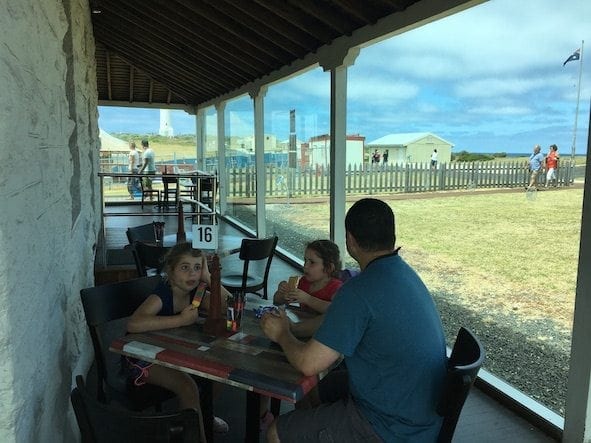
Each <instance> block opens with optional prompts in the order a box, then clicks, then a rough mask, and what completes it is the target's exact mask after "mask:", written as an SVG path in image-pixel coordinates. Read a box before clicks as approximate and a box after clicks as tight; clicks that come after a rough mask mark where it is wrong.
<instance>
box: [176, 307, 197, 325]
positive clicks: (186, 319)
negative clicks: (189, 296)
mask: <svg viewBox="0 0 591 443" xmlns="http://www.w3.org/2000/svg"><path fill="white" fill-rule="evenodd" d="M179 316H180V317H181V319H182V326H188V325H192V324H193V323H195V322H197V319H198V318H199V309H197V308H195V307H194V306H193V305H189V306H187V307H186V308H185V309H183V310H182V311H181V312H180V313H179Z"/></svg>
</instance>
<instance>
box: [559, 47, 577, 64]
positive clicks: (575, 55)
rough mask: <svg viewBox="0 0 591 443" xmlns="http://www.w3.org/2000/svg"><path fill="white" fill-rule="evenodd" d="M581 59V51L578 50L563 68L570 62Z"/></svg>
mask: <svg viewBox="0 0 591 443" xmlns="http://www.w3.org/2000/svg"><path fill="white" fill-rule="evenodd" d="M579 58H581V49H577V50H576V51H575V52H573V53H572V54H571V55H570V56H569V57H568V58H567V59H566V60H565V61H564V63H563V64H562V66H564V65H566V64H567V63H568V62H572V61H573V60H578V59H579Z"/></svg>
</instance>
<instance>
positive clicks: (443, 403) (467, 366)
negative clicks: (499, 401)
mask: <svg viewBox="0 0 591 443" xmlns="http://www.w3.org/2000/svg"><path fill="white" fill-rule="evenodd" d="M484 357H485V352H484V348H483V347H482V344H481V343H480V341H479V340H478V338H477V337H476V336H475V335H474V334H472V332H471V331H469V330H468V329H466V328H463V327H462V328H460V330H459V332H458V335H457V337H456V342H455V343H454V347H453V349H452V351H451V355H450V357H449V360H448V363H447V376H446V379H445V383H444V386H443V391H442V394H441V397H440V399H439V403H438V405H437V413H438V414H439V415H441V416H442V417H443V424H442V425H441V430H440V432H439V437H438V438H437V442H438V443H449V442H451V440H452V438H453V435H454V432H455V429H456V425H457V423H458V419H459V418H460V413H461V412H462V407H463V406H464V403H465V401H466V398H467V397H468V393H469V392H470V388H471V387H472V385H473V384H474V381H475V380H476V376H477V375H478V371H479V370H480V367H481V366H482V363H483V362H484Z"/></svg>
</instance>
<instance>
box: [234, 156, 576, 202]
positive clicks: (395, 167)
mask: <svg viewBox="0 0 591 443" xmlns="http://www.w3.org/2000/svg"><path fill="white" fill-rule="evenodd" d="M227 174H228V195H229V196H230V197H246V198H250V197H254V196H255V191H256V175H255V168H254V166H247V167H243V168H229V169H228V171H227ZM345 174H346V175H345V191H346V192H347V193H348V194H384V193H391V192H394V193H402V192H429V191H449V190H460V189H482V188H516V187H517V188H519V187H521V188H523V187H524V186H525V185H526V184H528V182H529V172H528V171H527V170H526V169H525V168H524V165H523V163H521V162H517V161H506V162H499V161H492V162H491V161H486V162H451V163H440V164H438V165H437V168H431V166H430V164H429V163H406V164H389V165H368V164H366V165H360V166H359V165H355V166H349V168H348V169H347V171H346V172H345ZM266 178H267V183H266V184H267V195H268V196H270V197H274V196H275V197H281V196H286V195H289V196H292V197H303V196H326V195H328V194H329V192H330V171H329V169H328V168H325V167H322V166H318V167H316V168H308V169H300V168H287V167H277V166H270V165H268V166H267V167H266ZM557 179H558V186H569V185H571V184H572V183H573V180H574V163H571V162H570V161H564V162H561V167H560V168H559V169H558V172H557ZM545 181H546V174H545V171H544V173H540V174H539V175H538V185H542V186H543V185H544V184H545Z"/></svg>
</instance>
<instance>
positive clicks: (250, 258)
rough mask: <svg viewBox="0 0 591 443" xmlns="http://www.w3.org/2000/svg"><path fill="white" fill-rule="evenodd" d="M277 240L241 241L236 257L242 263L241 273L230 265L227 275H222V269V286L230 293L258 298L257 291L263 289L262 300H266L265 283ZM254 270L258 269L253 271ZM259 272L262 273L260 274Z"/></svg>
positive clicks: (275, 238) (249, 239)
mask: <svg viewBox="0 0 591 443" xmlns="http://www.w3.org/2000/svg"><path fill="white" fill-rule="evenodd" d="M277 240H278V237H277V236H275V237H269V238H265V239H258V238H245V239H242V244H241V245H240V251H239V255H238V258H239V260H241V261H242V262H243V265H242V272H238V271H237V270H236V268H237V267H236V266H234V269H232V265H231V264H230V266H228V271H227V273H225V274H224V272H223V269H224V267H222V277H221V283H222V285H223V286H224V287H225V288H226V289H227V290H228V291H230V292H232V293H235V292H238V291H241V292H243V293H247V292H250V293H253V294H257V295H259V296H260V294H259V293H258V291H259V290H261V289H263V298H264V299H265V300H267V298H268V295H267V281H268V279H269V270H270V268H271V261H272V260H273V255H274V254H275V248H276V246H277ZM254 268H258V269H257V270H253V269H254ZM261 270H262V272H260V271H261Z"/></svg>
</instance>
